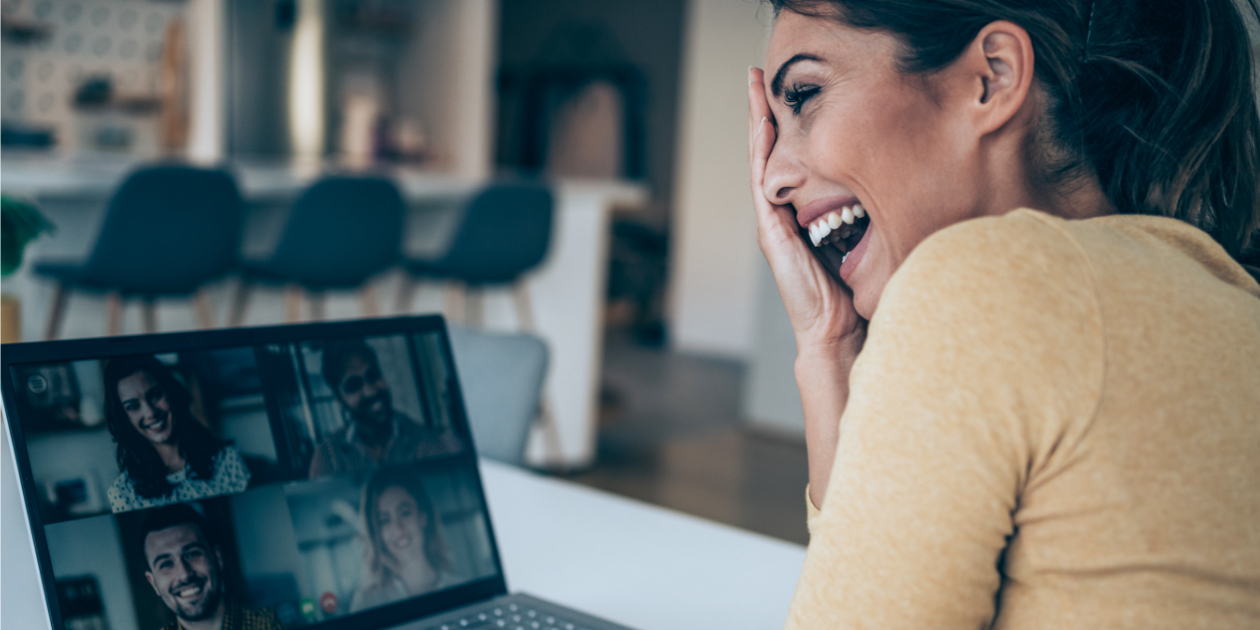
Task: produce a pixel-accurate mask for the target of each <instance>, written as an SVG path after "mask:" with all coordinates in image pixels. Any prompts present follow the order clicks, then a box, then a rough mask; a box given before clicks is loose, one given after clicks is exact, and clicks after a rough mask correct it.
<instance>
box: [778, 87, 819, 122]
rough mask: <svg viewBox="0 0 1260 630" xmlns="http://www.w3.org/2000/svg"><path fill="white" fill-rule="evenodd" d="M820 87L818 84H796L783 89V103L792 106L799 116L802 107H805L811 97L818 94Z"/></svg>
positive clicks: (794, 112)
mask: <svg viewBox="0 0 1260 630" xmlns="http://www.w3.org/2000/svg"><path fill="white" fill-rule="evenodd" d="M820 89H821V88H820V87H818V86H817V85H801V84H799V83H797V84H794V85H792V86H790V87H788V88H787V89H786V90H784V91H783V103H784V104H785V105H787V106H788V107H791V108H792V113H793V114H795V115H797V116H799V115H800V114H801V107H804V106H805V103H806V102H807V101H809V99H811V98H814V97H815V96H817V95H818V92H819V90H820Z"/></svg>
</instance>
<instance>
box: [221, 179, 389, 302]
mask: <svg viewBox="0 0 1260 630" xmlns="http://www.w3.org/2000/svg"><path fill="white" fill-rule="evenodd" d="M405 211H406V207H405V205H404V203H403V199H402V195H401V194H399V192H398V188H397V187H396V186H395V185H394V183H393V182H391V181H390V180H388V179H384V178H380V177H349V176H329V177H325V178H323V179H321V180H319V181H318V182H316V183H315V184H313V185H312V186H311V187H310V188H307V189H306V191H304V192H303V193H302V195H301V196H300V197H298V200H297V201H296V202H294V204H293V209H292V211H291V214H290V215H289V218H288V221H287V222H286V223H285V226H284V232H283V234H282V235H281V237H280V242H279V243H278V244H277V245H276V249H275V252H274V253H273V254H272V255H271V257H270V258H268V259H267V260H264V261H257V262H250V261H247V262H246V263H245V264H244V265H243V270H242V273H241V283H240V285H238V288H237V292H236V296H235V297H234V299H233V304H232V307H231V317H230V319H229V324H230V325H232V326H239V325H240V324H241V323H242V322H243V321H244V319H245V310H246V308H247V307H248V298H249V291H250V289H251V288H252V286H253V285H254V284H259V283H280V284H284V285H286V292H285V293H286V294H285V321H288V322H295V321H300V320H301V305H302V301H303V300H304V299H305V298H309V300H310V313H311V317H312V319H315V320H321V319H323V318H324V292H325V291H327V290H330V289H355V288H357V289H359V297H360V304H361V307H362V309H363V314H364V315H365V316H367V317H374V316H376V315H379V314H380V309H379V305H378V302H377V299H376V296H375V293H374V291H373V289H372V285H371V284H370V283H369V280H370V279H371V277H372V276H374V275H376V274H377V273H379V272H381V271H384V270H386V269H388V268H390V267H392V266H394V265H395V264H396V263H397V262H398V256H399V246H400V244H401V242H402V230H403V214H404V212H405Z"/></svg>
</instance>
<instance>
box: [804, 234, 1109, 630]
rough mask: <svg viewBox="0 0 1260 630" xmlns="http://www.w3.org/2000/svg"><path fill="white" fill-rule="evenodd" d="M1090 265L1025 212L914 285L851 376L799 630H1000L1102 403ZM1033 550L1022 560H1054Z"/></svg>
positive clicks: (930, 265) (938, 238) (903, 277)
mask: <svg viewBox="0 0 1260 630" xmlns="http://www.w3.org/2000/svg"><path fill="white" fill-rule="evenodd" d="M1082 258H1083V257H1082V256H1081V255H1080V253H1079V252H1078V251H1077V250H1076V249H1074V244H1073V243H1071V242H1069V241H1068V240H1067V239H1065V238H1062V236H1061V235H1059V234H1057V233H1056V232H1055V231H1054V230H1053V229H1051V228H1050V227H1048V226H1047V225H1045V224H1044V223H1042V222H1039V221H1037V220H1035V219H1031V218H1029V215H1027V214H1024V213H1020V216H1011V217H1004V218H999V219H981V220H977V221H968V222H966V223H964V224H960V225H957V226H954V227H951V228H948V229H946V230H944V231H941V232H939V233H937V234H936V235H934V236H932V237H931V238H929V239H928V240H926V241H924V242H923V243H922V244H920V245H919V247H918V248H916V249H915V251H914V252H913V253H912V254H911V255H910V257H909V258H908V259H907V260H906V262H905V263H904V264H903V266H902V267H901V269H899V270H898V272H897V274H896V275H895V276H894V277H893V279H892V280H891V281H890V282H889V283H888V286H887V289H885V291H884V294H883V296H882V297H881V298H880V306H879V308H880V311H879V316H878V317H877V318H876V319H875V320H874V321H873V322H872V324H871V326H870V334H869V336H868V338H867V340H866V344H865V347H864V348H863V350H862V356H861V359H860V360H859V362H858V365H857V367H856V369H855V370H853V373H852V380H851V382H852V391H851V392H850V395H849V397H848V400H847V403H846V408H845V414H844V423H843V425H842V427H841V435H840V439H839V441H838V446H837V449H836V451H835V462H834V466H833V467H832V471H831V479H830V483H829V484H828V487H827V493H826V500H825V503H824V505H823V508H822V510H821V511H820V512H819V513H818V515H817V516H815V517H814V518H813V519H812V521H811V523H810V532H811V536H810V545H809V550H808V553H807V554H806V559H805V566H804V568H803V569H802V571H801V578H800V582H799V584H798V586H797V590H796V595H795V597H794V599H793V603H792V608H791V613H790V617H789V620H788V624H787V627H788V628H789V629H791V630H797V629H802V630H803V629H813V628H879V629H881V630H895V629H900V628H905V629H915V630H917V629H919V628H933V629H938V630H964V629H967V630H971V629H976V628H988V627H991V625H992V623H993V620H994V615H995V612H996V608H995V605H996V604H997V603H998V602H999V598H1000V597H1001V593H1000V591H999V589H1001V588H1002V587H1003V581H1002V580H1003V570H1004V569H1005V568H1006V567H1005V566H1004V565H1003V564H1002V560H1001V559H1002V554H1003V551H1004V550H1006V549H1008V545H1009V544H1010V541H1011V540H1012V539H1013V538H1014V537H1016V536H1018V535H1019V532H1018V530H1017V528H1016V524H1017V523H1020V521H1019V510H1020V509H1021V508H1022V507H1023V506H1024V501H1023V500H1024V497H1025V491H1026V489H1027V488H1029V487H1036V486H1037V484H1039V483H1041V484H1044V483H1053V479H1054V477H1053V475H1054V473H1053V472H1050V473H1046V474H1049V475H1050V481H1046V478H1045V477H1043V476H1042V474H1043V471H1047V470H1049V471H1055V470H1059V469H1060V466H1061V465H1062V462H1064V461H1072V460H1073V458H1075V457H1076V455H1075V453H1076V448H1077V444H1078V443H1079V442H1078V440H1079V436H1080V435H1083V434H1084V433H1085V431H1083V430H1082V429H1081V428H1080V427H1081V426H1085V425H1087V424H1088V423H1089V422H1090V419H1091V418H1092V414H1093V413H1094V410H1095V408H1096V406H1097V404H1098V397H1099V395H1100V392H1101V378H1102V365H1103V351H1104V346H1103V341H1102V325H1101V321H1100V320H1099V317H1100V315H1099V310H1098V308H1097V304H1096V302H1095V297H1094V289H1093V286H1092V284H1091V282H1092V280H1091V278H1092V276H1091V274H1090V272H1089V267H1088V264H1087V262H1086V261H1084V260H1083V259H1082ZM812 456H813V453H812V452H811V457H812ZM1052 458H1053V459H1052ZM1051 462H1059V463H1058V464H1057V465H1054V464H1052V463H1051ZM1048 509H1049V510H1050V512H1047V510H1048ZM1059 509H1062V506H1047V505H1046V504H1041V505H1040V506H1039V513H1038V516H1036V517H1033V518H1042V519H1044V518H1045V517H1046V515H1047V514H1052V513H1054V512H1055V511H1056V510H1059ZM1027 522H1028V521H1027V520H1025V521H1024V524H1027ZM1032 544H1034V543H1031V542H1029V541H1027V540H1026V541H1024V544H1023V545H1018V544H1017V545H1015V546H1014V547H1010V549H1013V550H1015V551H1013V552H1012V553H1014V555H1013V556H1010V557H1007V558H1006V561H1007V562H1014V563H1016V564H1018V563H1020V562H1021V561H1026V560H1027V557H1024V556H1021V555H1020V553H1021V552H1022V553H1023V554H1029V553H1032V554H1036V553H1039V552H1040V553H1044V551H1042V550H1033V549H1032V547H1031V545H1032ZM1034 557H1035V556H1034ZM1025 592H1026V591H1025ZM995 595H996V596H997V597H995ZM1006 603H1007V604H1009V603H1010V602H1009V601H1007V602H1006Z"/></svg>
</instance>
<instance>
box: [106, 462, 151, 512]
mask: <svg viewBox="0 0 1260 630" xmlns="http://www.w3.org/2000/svg"><path fill="white" fill-rule="evenodd" d="M105 494H106V496H107V497H108V498H109V508H110V511H112V512H128V511H130V510H138V509H141V508H145V507H149V505H151V504H152V501H150V500H148V499H145V498H144V497H142V496H140V495H139V494H137V493H136V482H135V481H134V480H133V479H132V478H131V475H129V474H127V473H126V472H122V473H119V475H118V477H116V478H115V479H114V483H112V484H110V485H109V489H108V490H106V491H105Z"/></svg>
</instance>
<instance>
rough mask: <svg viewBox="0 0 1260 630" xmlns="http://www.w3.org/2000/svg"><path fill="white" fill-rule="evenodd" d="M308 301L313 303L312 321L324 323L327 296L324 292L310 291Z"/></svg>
mask: <svg viewBox="0 0 1260 630" xmlns="http://www.w3.org/2000/svg"><path fill="white" fill-rule="evenodd" d="M307 297H308V298H309V299H308V301H309V302H310V303H311V321H314V322H322V321H324V318H325V308H324V307H325V304H324V302H325V300H324V298H325V295H324V292H323V291H308V292H307Z"/></svg>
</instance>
